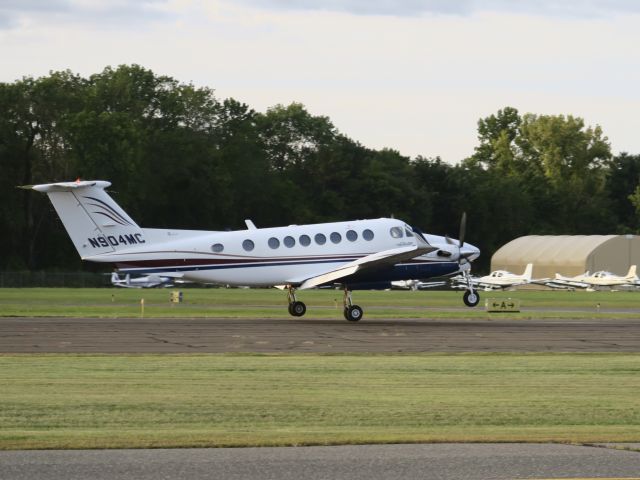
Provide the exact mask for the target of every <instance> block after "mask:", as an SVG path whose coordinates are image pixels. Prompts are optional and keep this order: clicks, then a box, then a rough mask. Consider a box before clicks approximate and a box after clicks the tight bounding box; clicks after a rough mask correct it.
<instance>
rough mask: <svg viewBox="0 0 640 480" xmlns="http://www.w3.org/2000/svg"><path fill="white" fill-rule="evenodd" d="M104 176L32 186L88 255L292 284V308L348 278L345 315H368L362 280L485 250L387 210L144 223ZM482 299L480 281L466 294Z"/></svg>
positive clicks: (445, 267) (455, 265)
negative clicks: (374, 215) (219, 225)
mask: <svg viewBox="0 0 640 480" xmlns="http://www.w3.org/2000/svg"><path fill="white" fill-rule="evenodd" d="M110 185H111V183H109V182H106V181H102V180H92V181H80V180H76V181H75V182H61V183H49V184H42V185H29V186H24V187H22V188H27V189H33V190H36V191H38V192H44V193H46V194H47V195H48V196H49V199H50V200H51V202H52V203H53V206H54V208H55V209H56V211H57V213H58V215H59V216H60V219H61V220H62V223H63V224H64V226H65V228H66V230H67V233H68V234H69V236H70V237H71V240H72V241H73V244H74V245H75V247H76V249H77V251H78V253H79V254H80V257H81V258H82V259H83V260H87V261H91V262H106V263H113V264H115V265H116V267H117V268H118V270H119V271H120V272H123V273H129V274H146V275H163V274H164V275H168V276H172V277H174V278H180V279H183V280H188V281H193V282H203V283H219V284H227V285H247V286H278V287H280V288H282V289H286V290H287V293H288V295H287V298H288V301H289V313H290V314H291V315H293V316H298V317H300V316H302V315H304V314H305V312H306V305H305V304H304V303H303V302H301V301H299V300H298V299H297V297H296V290H304V289H307V288H312V287H317V286H324V285H334V284H339V285H341V286H342V287H343V288H344V299H343V305H344V316H345V318H346V319H347V320H350V321H358V320H360V319H361V318H362V314H363V311H362V308H360V307H359V306H358V305H354V304H353V302H352V297H351V291H352V290H355V289H368V288H380V286H381V285H388V286H387V287H385V288H389V286H390V285H391V282H392V281H396V280H409V279H416V278H418V279H428V278H433V277H441V276H445V275H453V274H455V273H458V272H462V273H463V274H464V275H465V276H466V277H467V278H470V276H469V270H470V268H471V263H470V262H472V261H473V260H475V259H476V258H477V257H478V256H479V255H480V250H478V248H476V247H474V246H473V245H470V244H468V243H467V244H465V243H464V231H465V224H466V216H465V215H463V217H462V221H461V225H460V239H459V240H452V239H449V238H447V237H440V236H437V235H427V234H423V233H422V232H421V231H420V230H419V229H417V228H411V227H410V226H409V225H407V224H406V223H404V222H403V221H401V220H397V219H393V218H379V219H375V220H355V221H349V222H335V223H321V224H315V225H290V226H288V227H277V228H256V227H255V225H254V224H253V223H252V222H251V221H250V220H247V221H246V224H247V230H238V231H231V232H219V231H198V230H164V229H151V228H140V227H139V226H138V225H137V224H136V223H135V222H134V221H133V219H131V217H129V215H127V214H126V213H125V211H124V210H122V208H120V206H119V205H118V204H117V203H116V202H115V201H114V200H113V199H112V198H111V197H110V196H109V195H108V194H107V193H106V191H105V188H107V187H109V186H110ZM463 299H464V302H465V303H466V304H467V305H469V306H475V305H477V304H478V302H479V296H478V294H477V292H476V290H475V289H474V286H473V284H472V283H471V282H469V283H468V288H467V291H466V292H465V294H464V296H463Z"/></svg>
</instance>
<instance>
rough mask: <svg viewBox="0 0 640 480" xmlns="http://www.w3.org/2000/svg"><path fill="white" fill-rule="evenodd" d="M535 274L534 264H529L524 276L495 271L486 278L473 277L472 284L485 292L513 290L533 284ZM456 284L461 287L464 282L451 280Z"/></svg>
mask: <svg viewBox="0 0 640 480" xmlns="http://www.w3.org/2000/svg"><path fill="white" fill-rule="evenodd" d="M532 272H533V264H532V263H527V266H526V267H525V269H524V272H523V273H522V275H516V274H515V273H511V272H508V271H506V270H495V271H493V272H491V273H490V274H489V275H485V276H484V277H471V282H472V283H473V285H474V287H476V288H484V289H485V290H487V291H488V290H498V289H502V290H504V289H505V288H511V287H515V286H518V285H526V284H528V283H531V281H532V280H531V275H532ZM451 280H452V281H453V282H454V283H457V284H458V285H460V284H461V283H462V281H463V278H461V277H454V278H452V279H451Z"/></svg>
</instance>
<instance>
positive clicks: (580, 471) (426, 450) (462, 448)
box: [0, 444, 640, 480]
mask: <svg viewBox="0 0 640 480" xmlns="http://www.w3.org/2000/svg"><path fill="white" fill-rule="evenodd" d="M638 472H640V453H639V452H634V451H623V450H615V449H608V448H598V447H585V446H573V445H536V444H431V445H352V446H340V447H285V448H234V449H230V448H220V449H174V450H162V449H158V450H69V451H59V450H58V451H56V450H49V451H15V452H0V474H1V476H2V478H3V479H4V480H26V479H33V478H47V479H49V480H63V479H64V480H75V479H78V480H80V479H86V478H91V479H94V480H102V479H104V480H107V479H108V480H119V479H130V478H136V479H138V480H147V479H148V480H152V479H154V480H155V479H157V478H163V479H184V478H189V479H192V480H198V479H209V478H224V479H248V480H253V479H255V480H258V479H260V480H267V479H274V480H275V479H278V480H297V479H300V478H305V479H308V480H314V479H326V478H350V479H363V480H386V479H389V478H402V479H405V480H412V479H416V480H417V479H445V478H446V479H454V478H455V479H467V480H486V479H488V478H491V479H494V480H501V479H505V480H506V479H514V478H529V479H543V478H545V479H551V478H578V477H579V478H583V479H584V478H595V477H597V478H605V477H608V478H612V477H616V478H623V477H624V478H638V475H639V473H638Z"/></svg>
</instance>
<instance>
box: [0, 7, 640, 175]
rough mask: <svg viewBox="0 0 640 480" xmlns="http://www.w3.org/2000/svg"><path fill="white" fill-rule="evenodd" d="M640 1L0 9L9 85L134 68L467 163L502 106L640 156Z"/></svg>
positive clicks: (369, 141) (0, 75)
mask: <svg viewBox="0 0 640 480" xmlns="http://www.w3.org/2000/svg"><path fill="white" fill-rule="evenodd" d="M638 25H640V1H634V0H565V1H559V0H558V1H552V0H537V1H536V0H485V1H483V0H458V1H455V0H408V1H404V2H403V1H393V0H379V1H375V0H370V1H367V0H345V1H339V0H280V1H278V0H236V1H235V2H233V1H204V0H203V1H196V0H146V1H134V0H113V1H97V0H0V59H2V63H1V65H2V67H1V69H0V81H7V82H12V81H14V80H16V79H18V78H20V77H22V76H25V75H32V76H41V75H46V74H48V72H49V71H50V70H61V69H67V68H68V69H71V70H72V71H74V72H76V73H80V74H82V75H90V74H92V73H95V72H99V71H101V70H102V69H103V68H104V67H105V66H107V65H112V66H116V65H119V64H130V63H137V64H140V65H142V66H144V67H147V68H150V69H152V70H153V71H154V72H155V73H157V74H165V75H171V76H173V77H175V78H176V79H178V80H180V81H182V82H193V83H195V84H196V85H198V86H205V85H206V86H209V87H211V88H213V89H215V91H216V95H217V96H218V97H219V98H225V97H234V98H236V99H237V100H240V101H243V102H246V103H248V104H249V105H250V106H251V107H253V108H255V109H257V110H260V111H264V110H265V109H267V108H268V107H270V106H272V105H275V104H277V103H282V104H289V103H291V102H294V101H296V102H301V103H303V104H304V105H306V106H307V108H308V109H309V110H310V111H311V112H312V113H313V114H317V115H326V116H328V117H330V118H331V120H332V121H333V122H334V124H335V125H336V127H337V128H338V129H339V130H340V131H341V132H343V133H344V134H346V135H347V136H349V137H351V138H353V139H354V140H357V141H359V142H361V143H362V144H364V145H365V146H368V147H371V148H383V147H389V148H393V149H396V150H399V151H400V152H401V153H403V154H405V155H409V156H412V157H413V156H416V155H423V156H427V157H433V156H436V155H440V156H441V157H442V158H443V159H444V160H446V161H449V162H457V161H459V160H461V159H463V158H465V157H467V156H469V155H470V154H472V153H473V148H474V146H475V145H476V143H477V139H476V126H477V121H478V119H479V118H481V117H485V116H487V115H490V114H492V113H495V112H496V111H497V110H498V109H500V108H503V107H505V106H513V107H516V108H518V109H519V110H520V111H521V112H522V113H524V112H532V113H537V114H572V115H575V116H580V117H582V118H584V119H585V120H586V122H587V123H588V124H591V125H595V124H599V125H601V126H602V128H603V129H604V132H605V134H606V135H607V136H608V137H609V139H610V141H611V144H612V146H613V150H614V152H616V153H617V152H620V151H628V152H631V153H640V134H639V132H640V114H638V112H640V88H638V86H639V85H640V48H639V46H640V28H638Z"/></svg>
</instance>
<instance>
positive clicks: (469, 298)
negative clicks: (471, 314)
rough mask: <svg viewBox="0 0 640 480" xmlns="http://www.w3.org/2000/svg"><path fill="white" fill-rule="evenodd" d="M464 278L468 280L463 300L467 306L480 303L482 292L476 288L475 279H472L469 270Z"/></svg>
mask: <svg viewBox="0 0 640 480" xmlns="http://www.w3.org/2000/svg"><path fill="white" fill-rule="evenodd" d="M464 278H465V280H466V281H467V290H466V291H465V292H464V295H463V296H462V301H463V302H464V304H465V305H466V306H467V307H475V306H476V305H478V303H480V294H479V293H478V291H477V290H474V288H473V281H472V280H471V275H469V271H468V270H467V271H465V272H464Z"/></svg>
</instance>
